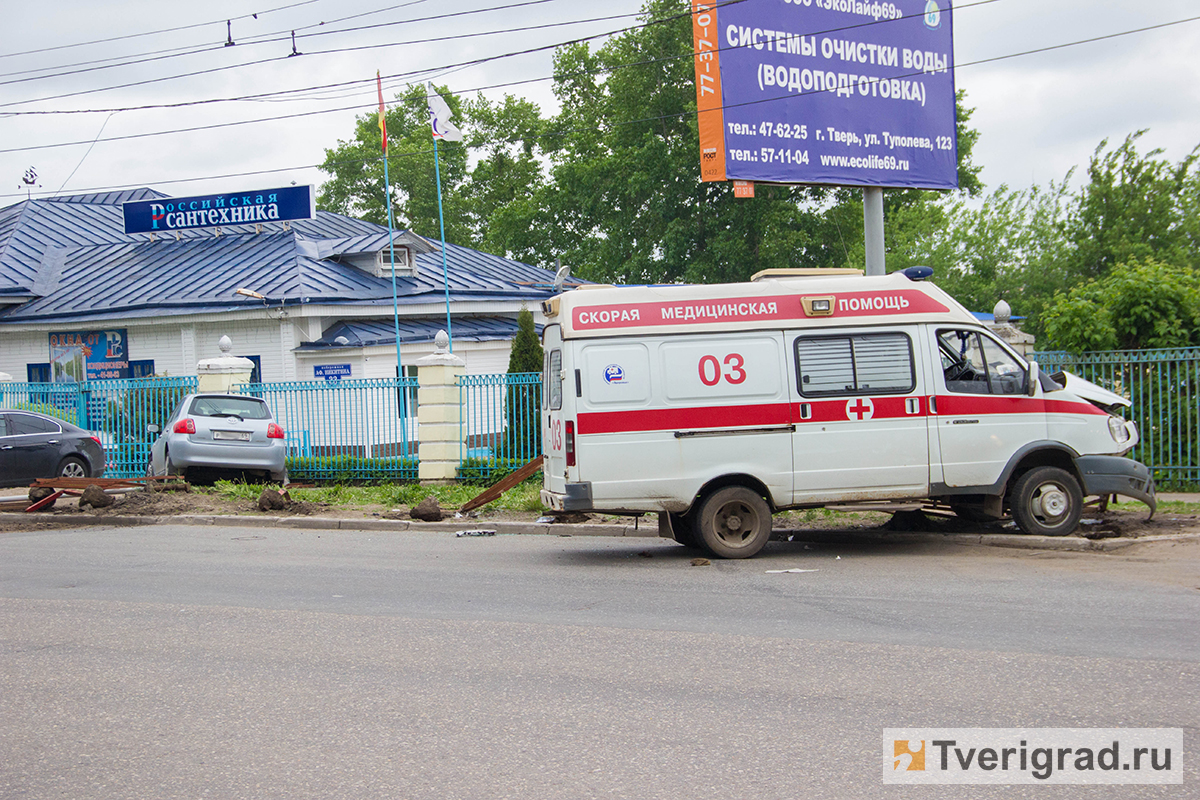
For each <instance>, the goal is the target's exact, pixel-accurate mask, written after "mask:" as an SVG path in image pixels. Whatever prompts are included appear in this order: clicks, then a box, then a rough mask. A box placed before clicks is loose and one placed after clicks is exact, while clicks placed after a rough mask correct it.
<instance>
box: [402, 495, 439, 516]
mask: <svg viewBox="0 0 1200 800" xmlns="http://www.w3.org/2000/svg"><path fill="white" fill-rule="evenodd" d="M408 515H409V516H410V517H412V518H413V519H419V520H421V521H422V522H441V521H442V518H443V517H444V516H445V515H444V514H442V507H441V506H440V505H438V499H437V498H436V497H434V496H433V495H429V497H426V498H425V499H424V500H422V501H421V502H419V503H417V504H416V505H415V506H413V507H412V510H411V511H409V512H408Z"/></svg>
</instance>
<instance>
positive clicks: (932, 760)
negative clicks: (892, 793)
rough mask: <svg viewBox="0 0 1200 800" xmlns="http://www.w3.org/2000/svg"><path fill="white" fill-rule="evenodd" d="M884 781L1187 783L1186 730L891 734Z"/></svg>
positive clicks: (885, 743) (986, 730)
mask: <svg viewBox="0 0 1200 800" xmlns="http://www.w3.org/2000/svg"><path fill="white" fill-rule="evenodd" d="M883 782H884V783H902V784H1034V785H1036V784H1171V783H1183V730H1182V729H1180V728H889V729H886V730H884V732H883Z"/></svg>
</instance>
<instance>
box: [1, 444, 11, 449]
mask: <svg viewBox="0 0 1200 800" xmlns="http://www.w3.org/2000/svg"><path fill="white" fill-rule="evenodd" d="M12 449H13V446H12V445H11V444H6V445H4V446H3V447H0V450H12Z"/></svg>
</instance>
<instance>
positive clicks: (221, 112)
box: [0, 0, 1200, 206]
mask: <svg viewBox="0 0 1200 800" xmlns="http://www.w3.org/2000/svg"><path fill="white" fill-rule="evenodd" d="M509 4H512V0H407V2H403V3H399V2H394V0H308V2H302V0H252V2H246V0H236V2H235V1H233V0H210V1H209V2H206V3H179V2H170V0H167V1H166V2H164V0H156V1H154V2H149V1H145V0H106V1H105V2H96V0H59V1H58V2H41V3H37V2H17V0H3V11H4V14H3V27H2V28H0V151H6V152H0V206H2V205H9V204H11V203H13V202H16V201H18V200H20V199H23V198H24V197H25V184H24V180H23V177H24V175H25V173H26V170H27V169H29V168H30V167H33V168H35V169H36V172H37V186H36V187H34V189H33V191H34V192H35V193H37V194H43V195H44V194H55V193H60V191H61V193H64V194H70V193H78V192H84V191H95V190H105V189H110V188H117V187H126V186H131V185H132V186H152V187H155V188H158V189H160V190H161V191H164V192H167V193H169V194H172V195H176V196H184V195H196V194H208V193H213V192H221V191H244V190H252V189H258V188H270V187H274V186H286V185H288V184H291V183H293V182H295V183H301V184H303V183H313V184H318V185H319V184H320V182H321V180H322V179H323V177H324V176H323V173H321V172H320V171H319V170H317V169H315V168H314V166H315V165H316V164H319V163H320V162H321V161H322V160H323V159H324V151H325V148H327V147H332V146H334V145H335V144H336V142H337V140H338V139H346V138H349V137H350V136H351V134H352V131H353V120H354V116H355V115H356V114H361V113H363V112H366V111H370V110H371V109H372V108H374V107H375V105H376V100H375V87H374V83H373V80H372V79H373V78H374V75H375V71H376V70H377V69H378V70H380V71H382V73H383V74H384V76H385V96H388V97H391V96H392V95H394V94H395V93H396V92H397V91H399V90H400V89H402V88H403V86H404V84H405V83H406V82H408V81H410V80H420V79H424V78H432V79H433V80H435V81H436V82H437V83H439V84H443V83H444V84H448V85H449V86H450V87H451V88H452V89H453V90H454V91H459V92H465V91H470V90H475V89H478V88H480V87H488V86H495V85H498V84H505V83H509V82H514V81H531V80H532V81H534V82H530V83H522V84H519V85H513V86H507V87H501V88H495V89H487V90H485V94H487V95H488V96H490V97H493V98H499V97H501V96H502V95H503V94H504V93H506V92H508V93H512V94H515V95H518V96H524V97H527V98H529V99H531V100H533V101H535V102H537V103H538V104H539V105H540V106H541V107H542V109H543V112H544V113H546V114H550V113H554V112H555V111H557V107H556V106H555V104H554V97H553V94H552V93H551V90H550V82H549V80H537V79H546V78H548V77H549V76H550V73H551V69H552V53H553V51H552V49H550V48H549V47H548V46H551V45H555V44H558V43H561V42H564V41H567V40H570V39H575V38H579V37H583V36H590V35H596V34H603V33H606V32H610V31H614V30H618V29H620V28H622V27H624V26H626V25H630V24H635V19H634V16H635V15H636V14H637V12H638V11H639V9H640V0H608V2H605V3H580V2H578V0H542V2H540V3H534V4H529V3H525V4H523V5H522V7H518V8H510V9H505V10H495V11H488V12H485V13H476V14H469V15H464V16H458V17H452V18H442V19H436V20H429V21H415V20H416V18H418V17H430V16H442V15H447V14H451V13H453V12H460V11H472V10H476V9H485V8H495V7H496V6H499V5H509ZM384 9H387V10H384ZM251 11H258V12H260V13H259V14H258V17H257V19H255V18H253V17H250V16H249V15H250V13H251ZM372 12H376V13H372ZM352 15H363V16H359V17H358V18H356V19H345V18H347V17H350V16H352ZM1197 15H1200V4H1197V3H1196V2H1195V0H1143V2H1131V1H1130V0H1122V1H1121V2H1115V1H1108V0H1053V2H1046V0H991V2H983V3H980V2H978V0H968V1H967V2H959V3H956V11H955V19H954V25H955V30H954V37H955V61H956V63H957V64H958V65H959V68H958V71H957V76H956V79H957V85H958V88H960V89H964V90H966V92H967V102H968V105H970V106H972V107H974V108H975V115H974V117H973V118H972V120H971V124H972V125H973V126H974V127H975V128H977V129H978V130H979V132H980V134H981V136H980V140H979V143H978V145H977V147H976V152H975V161H976V163H977V164H979V165H982V166H983V167H984V171H983V176H982V177H983V180H984V182H985V183H986V185H987V187H988V189H989V190H991V189H994V188H995V187H997V186H998V185H999V184H1001V183H1007V184H1009V185H1010V186H1013V187H1018V188H1024V187H1027V186H1029V185H1031V184H1034V183H1037V184H1041V185H1045V184H1046V183H1047V182H1048V181H1050V180H1060V179H1061V178H1062V177H1063V176H1064V175H1065V174H1066V172H1067V170H1068V169H1070V168H1071V167H1072V166H1076V165H1078V166H1079V167H1081V168H1082V167H1083V166H1084V165H1086V163H1087V159H1088V157H1089V155H1090V154H1091V153H1092V151H1093V150H1094V149H1095V148H1096V145H1097V144H1099V142H1100V141H1101V140H1102V139H1105V138H1108V139H1109V140H1110V141H1113V142H1120V141H1121V140H1122V139H1123V138H1124V137H1125V136H1126V135H1128V134H1129V133H1132V132H1133V131H1136V130H1138V129H1141V128H1148V129H1150V132H1149V133H1148V134H1147V135H1146V137H1145V138H1144V139H1143V145H1142V148H1141V149H1143V150H1148V149H1151V148H1153V147H1161V148H1163V149H1165V151H1166V157H1167V158H1169V159H1170V160H1171V161H1173V162H1174V161H1178V160H1179V159H1181V158H1183V157H1184V156H1185V155H1187V154H1188V153H1189V152H1190V151H1191V150H1192V149H1193V148H1194V147H1195V146H1196V145H1197V144H1200V58H1198V57H1197V53H1200V21H1196V22H1189V23H1184V24H1179V25H1171V26H1168V27H1165V28H1161V29H1158V30H1152V31H1147V32H1143V33H1135V34H1132V35H1128V36H1123V37H1119V38H1115V39H1108V40H1104V41H1099V42H1093V43H1088V44H1080V45H1076V46H1073V47H1066V48H1062V49H1057V50H1051V51H1048V52H1042V53H1037V54H1033V55H1027V56H1022V57H1017V58H1007V59H1002V60H998V61H991V62H990V63H985V64H979V65H974V66H973V65H972V62H977V61H983V60H986V59H996V58H998V57H1001V56H1007V55H1011V54H1015V53H1020V52H1024V51H1028V50H1035V49H1039V48H1046V47H1052V46H1055V45H1061V44H1067V43H1070V42H1075V41H1079V40H1083V39H1088V38H1092V37H1099V36H1106V35H1109V34H1115V33H1120V32H1122V31H1129V30H1133V29H1138V28H1145V27H1148V26H1151V25H1159V24H1162V23H1169V22H1174V21H1178V20H1183V19H1186V18H1188V17H1193V16H1197ZM614 16H615V17H617V18H616V19H607V20H595V21H590V22H580V20H585V19H589V18H593V19H594V18H599V17H614ZM226 19H231V20H232V23H231V24H232V31H231V32H232V39H233V41H234V42H235V43H236V44H235V46H233V47H227V46H223V44H224V43H225V42H226V41H227V37H228V36H229V32H228V31H227V26H226V22H225V20H226ZM339 20H340V21H339ZM322 23H324V24H322ZM390 23H395V24H390ZM555 23H570V24H565V25H561V26H558V27H546V28H542V29H539V30H525V31H519V32H515V31H514V32H504V31H511V29H515V28H521V27H526V26H536V25H551V24H555ZM381 25H386V26H385V27H378V26H381ZM180 26H194V27H189V28H187V29H183V30H174V31H171V32H166V33H159V34H155V35H138V34H145V33H147V32H154V31H162V30H164V29H168V28H179V27H180ZM357 26H377V27H373V28H370V29H367V30H359V31H355V32H340V31H343V30H344V29H346V28H351V27H357ZM292 30H295V32H296V37H297V39H296V42H297V44H296V48H297V50H298V51H299V52H300V53H301V54H302V55H299V56H296V57H291V58H289V57H287V56H288V54H290V53H291V52H292V44H291V41H290V31H292ZM484 32H492V33H490V35H483V36H474V37H470V38H460V39H449V40H444V41H429V40H431V39H434V38H438V37H452V36H460V35H462V34H475V33H484ZM117 37H125V38H117ZM102 39H114V41H107V42H102V43H96V44H88V45H86V46H78V47H64V45H74V44H77V43H87V42H96V41H97V40H102ZM264 40H271V41H264ZM539 47H546V48H547V49H543V50H540V51H538V52H534V53H529V54H527V55H520V56H514V57H510V58H503V59H499V60H492V61H488V62H486V63H485V64H482V65H475V66H460V67H453V66H451V65H459V64H463V63H464V62H469V61H472V60H476V59H482V58H488V57H491V56H496V55H500V54H504V53H511V52H514V51H523V50H530V49H534V48H539ZM189 51H198V52H189ZM330 51H332V52H330ZM181 52H182V53H183V54H182V55H181V54H180V53H181ZM103 59H115V60H116V61H102V60H103ZM122 61H137V62H138V63H136V64H132V65H124V66H114V67H111V68H103V69H102V68H99V67H103V66H106V65H109V64H114V63H116V64H120V63H121V62H122ZM253 62H261V63H253ZM238 64H241V65H244V66H239V67H237V68H233V69H217V68H221V67H227V66H229V65H238ZM448 67H449V68H448ZM212 70H216V71H212ZM420 70H428V72H425V73H421V72H419V71H420ZM201 71H208V72H206V74H200V75H195V76H193V77H174V76H178V75H180V74H182V73H196V72H201ZM58 73H72V74H58ZM387 76H393V77H391V78H388V77H387ZM164 78H169V79H166V80H164ZM352 81H369V82H367V83H359V84H354V85H350V86H340V87H334V88H330V89H321V90H313V91H308V92H302V93H298V94H291V95H285V96H283V97H272V98H264V99H257V100H241V101H237V102H221V103H211V104H205V105H195V106H187V107H182V108H174V109H153V110H123V111H117V112H115V113H109V112H108V111H102V112H93V113H76V114H63V113H53V114H45V115H31V114H27V113H26V114H21V115H15V116H14V115H12V112H31V111H52V112H62V111H65V110H94V109H117V108H120V109H125V108H136V107H140V106H153V105H163V104H172V103H181V102H188V101H196V100H207V99H213V98H226V97H242V96H246V95H251V94H258V93H265V92H276V91H280V90H286V89H311V88H312V87H319V86H327V85H330V84H343V83H346V82H352ZM126 84H138V85H132V86H125V88H113V87H118V86H120V85H126ZM29 100H33V101H36V102H22V101H29ZM337 109H341V110H337ZM311 112H323V113H311ZM297 114H310V115H309V116H300V117H293V118H291V119H273V120H270V121H266V122H258V123H255V124H247V125H239V126H229V127H222V128H215V129H209V130H201V131H190V132H189V131H180V132H172V133H167V134H164V135H158V136H151V137H146V138H137V139H125V140H118V141H105V139H109V138H112V137H127V136H132V135H136V134H144V133H149V132H159V131H179V129H183V128H193V127H197V126H205V125H213V124H223V123H230V122H237V121H242V120H256V119H263V118H271V117H280V116H283V115H297ZM97 137H99V141H98V142H96V143H95V144H94V146H93V145H92V142H93V140H96V139H97ZM70 142H82V144H71V145H69V146H59V147H50V148H43V149H30V148H35V147H37V146H39V145H51V144H61V143H70Z"/></svg>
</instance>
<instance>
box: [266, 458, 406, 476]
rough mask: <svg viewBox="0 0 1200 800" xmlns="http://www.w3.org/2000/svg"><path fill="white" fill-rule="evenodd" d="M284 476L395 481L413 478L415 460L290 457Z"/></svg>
mask: <svg viewBox="0 0 1200 800" xmlns="http://www.w3.org/2000/svg"><path fill="white" fill-rule="evenodd" d="M286 465H287V471H288V476H289V477H290V478H292V479H295V478H316V479H320V480H332V481H363V480H367V481H370V480H398V479H401V478H412V477H415V476H416V474H417V460H416V459H415V458H399V457H396V458H367V457H365V456H309V457H299V456H297V457H292V458H288V459H287V462H286Z"/></svg>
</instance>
